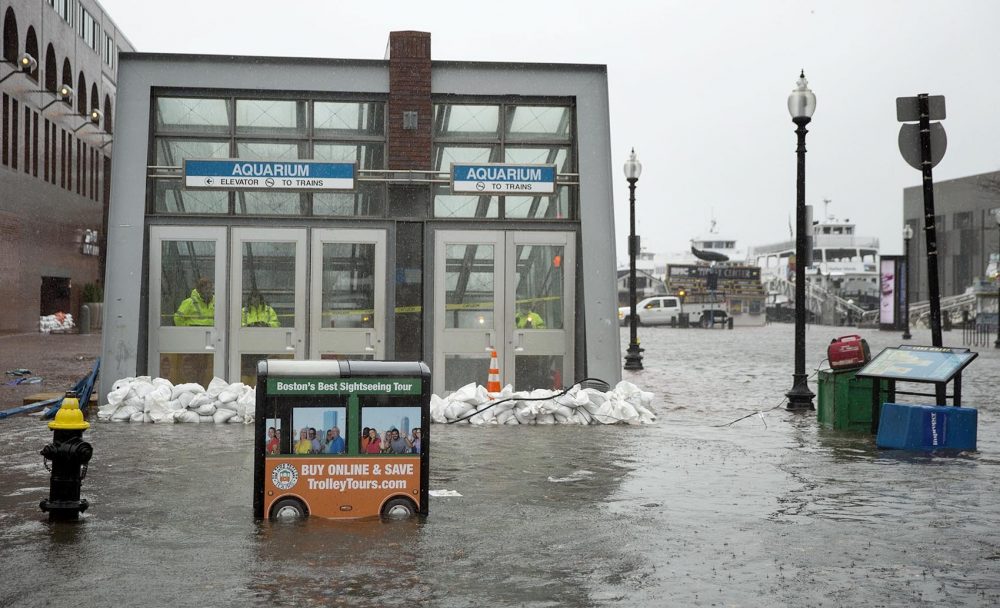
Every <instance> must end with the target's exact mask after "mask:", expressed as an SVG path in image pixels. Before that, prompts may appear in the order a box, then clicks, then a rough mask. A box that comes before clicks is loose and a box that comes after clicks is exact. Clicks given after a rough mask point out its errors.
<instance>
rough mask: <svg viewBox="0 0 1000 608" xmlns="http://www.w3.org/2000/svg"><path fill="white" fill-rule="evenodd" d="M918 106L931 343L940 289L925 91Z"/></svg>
mask: <svg viewBox="0 0 1000 608" xmlns="http://www.w3.org/2000/svg"><path fill="white" fill-rule="evenodd" d="M917 106H918V108H919V110H920V165H921V167H922V172H923V174H924V237H925V238H926V240H927V289H928V291H929V293H928V298H929V300H930V305H931V344H933V345H934V346H937V347H941V346H942V345H943V341H942V339H941V289H940V287H939V286H938V264H937V260H938V249H937V228H936V226H935V225H934V177H933V176H932V175H931V166H932V163H931V121H930V110H929V109H928V102H927V94H926V93H921V94H920V95H917Z"/></svg>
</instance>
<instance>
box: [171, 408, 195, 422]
mask: <svg viewBox="0 0 1000 608" xmlns="http://www.w3.org/2000/svg"><path fill="white" fill-rule="evenodd" d="M198 419H199V416H198V414H196V413H195V412H192V411H191V410H177V411H175V412H174V422H198Z"/></svg>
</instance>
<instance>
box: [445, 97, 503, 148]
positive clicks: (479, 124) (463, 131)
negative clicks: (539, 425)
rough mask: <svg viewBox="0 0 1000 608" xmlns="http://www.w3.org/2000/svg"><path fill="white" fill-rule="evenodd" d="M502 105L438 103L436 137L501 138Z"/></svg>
mask: <svg viewBox="0 0 1000 608" xmlns="http://www.w3.org/2000/svg"><path fill="white" fill-rule="evenodd" d="M499 127H500V106H495V105H459V104H437V105H435V106H434V137H435V138H442V137H468V138H475V139H494V138H497V139H498V138H499Z"/></svg>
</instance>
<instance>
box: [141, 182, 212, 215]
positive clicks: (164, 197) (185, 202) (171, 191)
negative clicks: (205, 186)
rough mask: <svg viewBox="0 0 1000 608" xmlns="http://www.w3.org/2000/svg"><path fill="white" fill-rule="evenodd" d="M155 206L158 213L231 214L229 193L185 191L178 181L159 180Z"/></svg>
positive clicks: (155, 189)
mask: <svg viewBox="0 0 1000 608" xmlns="http://www.w3.org/2000/svg"><path fill="white" fill-rule="evenodd" d="M153 206H154V209H155V210H156V212H157V213H229V193H228V192H218V191H213V190H185V189H184V188H183V183H182V182H181V181H180V180H177V179H170V180H167V179H158V180H156V182H155V184H154V192H153Z"/></svg>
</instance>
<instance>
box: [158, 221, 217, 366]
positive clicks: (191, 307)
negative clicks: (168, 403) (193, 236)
mask: <svg viewBox="0 0 1000 608" xmlns="http://www.w3.org/2000/svg"><path fill="white" fill-rule="evenodd" d="M160 255H161V260H162V261H161V264H160V268H161V271H160V326H161V327H190V326H207V327H214V326H215V285H214V284H213V282H212V278H213V277H214V276H215V242H214V241H163V242H162V243H161V249H160ZM209 368H211V366H209Z"/></svg>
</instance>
